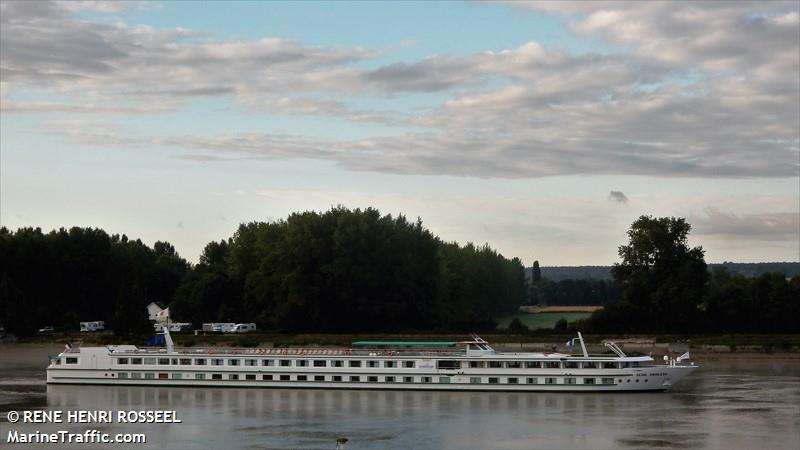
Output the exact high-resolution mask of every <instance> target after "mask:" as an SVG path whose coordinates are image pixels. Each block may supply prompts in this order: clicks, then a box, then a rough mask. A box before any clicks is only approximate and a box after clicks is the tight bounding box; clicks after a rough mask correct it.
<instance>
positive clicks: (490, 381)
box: [489, 377, 500, 384]
mask: <svg viewBox="0 0 800 450" xmlns="http://www.w3.org/2000/svg"><path fill="white" fill-rule="evenodd" d="M499 382H500V378H498V377H489V384H497V383H499Z"/></svg>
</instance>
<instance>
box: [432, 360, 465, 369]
mask: <svg viewBox="0 0 800 450" xmlns="http://www.w3.org/2000/svg"><path fill="white" fill-rule="evenodd" d="M436 368H437V369H460V368H461V361H452V360H445V359H443V360H439V361H436Z"/></svg>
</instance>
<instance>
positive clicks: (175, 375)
mask: <svg viewBox="0 0 800 450" xmlns="http://www.w3.org/2000/svg"><path fill="white" fill-rule="evenodd" d="M181 378H183V374H182V373H173V374H172V379H173V380H180V379H181Z"/></svg>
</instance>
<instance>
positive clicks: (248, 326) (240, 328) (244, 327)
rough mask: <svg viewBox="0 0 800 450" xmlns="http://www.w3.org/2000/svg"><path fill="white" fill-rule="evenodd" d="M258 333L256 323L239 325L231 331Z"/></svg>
mask: <svg viewBox="0 0 800 450" xmlns="http://www.w3.org/2000/svg"><path fill="white" fill-rule="evenodd" d="M251 331H256V324H254V323H237V324H236V325H234V326H233V329H231V331H230V332H231V333H250V332H251Z"/></svg>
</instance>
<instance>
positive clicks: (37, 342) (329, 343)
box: [0, 333, 800, 359]
mask: <svg viewBox="0 0 800 450" xmlns="http://www.w3.org/2000/svg"><path fill="white" fill-rule="evenodd" d="M483 337H484V338H485V339H486V340H487V341H489V342H490V343H491V344H492V346H493V347H494V348H496V349H497V350H499V351H506V352H551V351H555V352H561V353H575V352H576V351H578V349H577V347H572V348H569V347H567V346H566V342H567V341H569V340H570V339H572V338H573V337H574V335H572V334H548V335H513V334H489V335H483ZM464 338H465V335H456V334H335V335H334V334H292V335H289V334H276V333H251V334H242V335H230V334H206V335H202V334H200V335H194V334H183V333H182V334H173V339H174V341H175V345H176V346H178V347H246V348H256V347H257V348H274V347H278V348H281V347H320V348H325V347H330V348H342V347H348V346H349V344H350V343H351V342H354V341H363V340H388V341H392V340H398V341H402V340H415V341H427V340H431V341H456V342H457V341H461V340H464ZM145 339H146V337H145V336H140V337H129V338H126V337H119V336H114V335H113V334H110V333H92V334H87V333H57V334H53V335H48V336H35V337H29V338H21V339H17V340H16V341H11V342H9V341H2V342H0V347H2V346H28V345H30V346H41V345H53V346H56V345H59V346H60V345H64V344H66V343H68V342H69V343H71V344H73V345H84V346H105V345H114V344H134V345H140V346H142V344H143V342H144V340H145ZM585 339H586V347H587V350H588V351H589V352H590V353H603V352H605V351H606V349H605V347H604V346H603V345H602V343H601V341H602V340H603V339H607V340H611V341H614V342H616V343H617V344H618V345H619V346H620V348H622V349H623V350H624V351H625V352H630V353H641V354H648V353H652V354H656V355H665V354H676V353H677V354H682V353H684V352H686V351H691V353H692V354H694V355H698V356H701V355H702V356H704V357H708V356H714V357H717V356H725V357H731V358H735V357H750V358H753V357H759V358H760V357H763V358H774V357H781V358H792V359H794V358H800V334H791V335H745V334H741V335H738V334H736V335H617V336H611V335H609V336H606V335H603V336H598V335H592V336H586V337H585Z"/></svg>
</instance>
